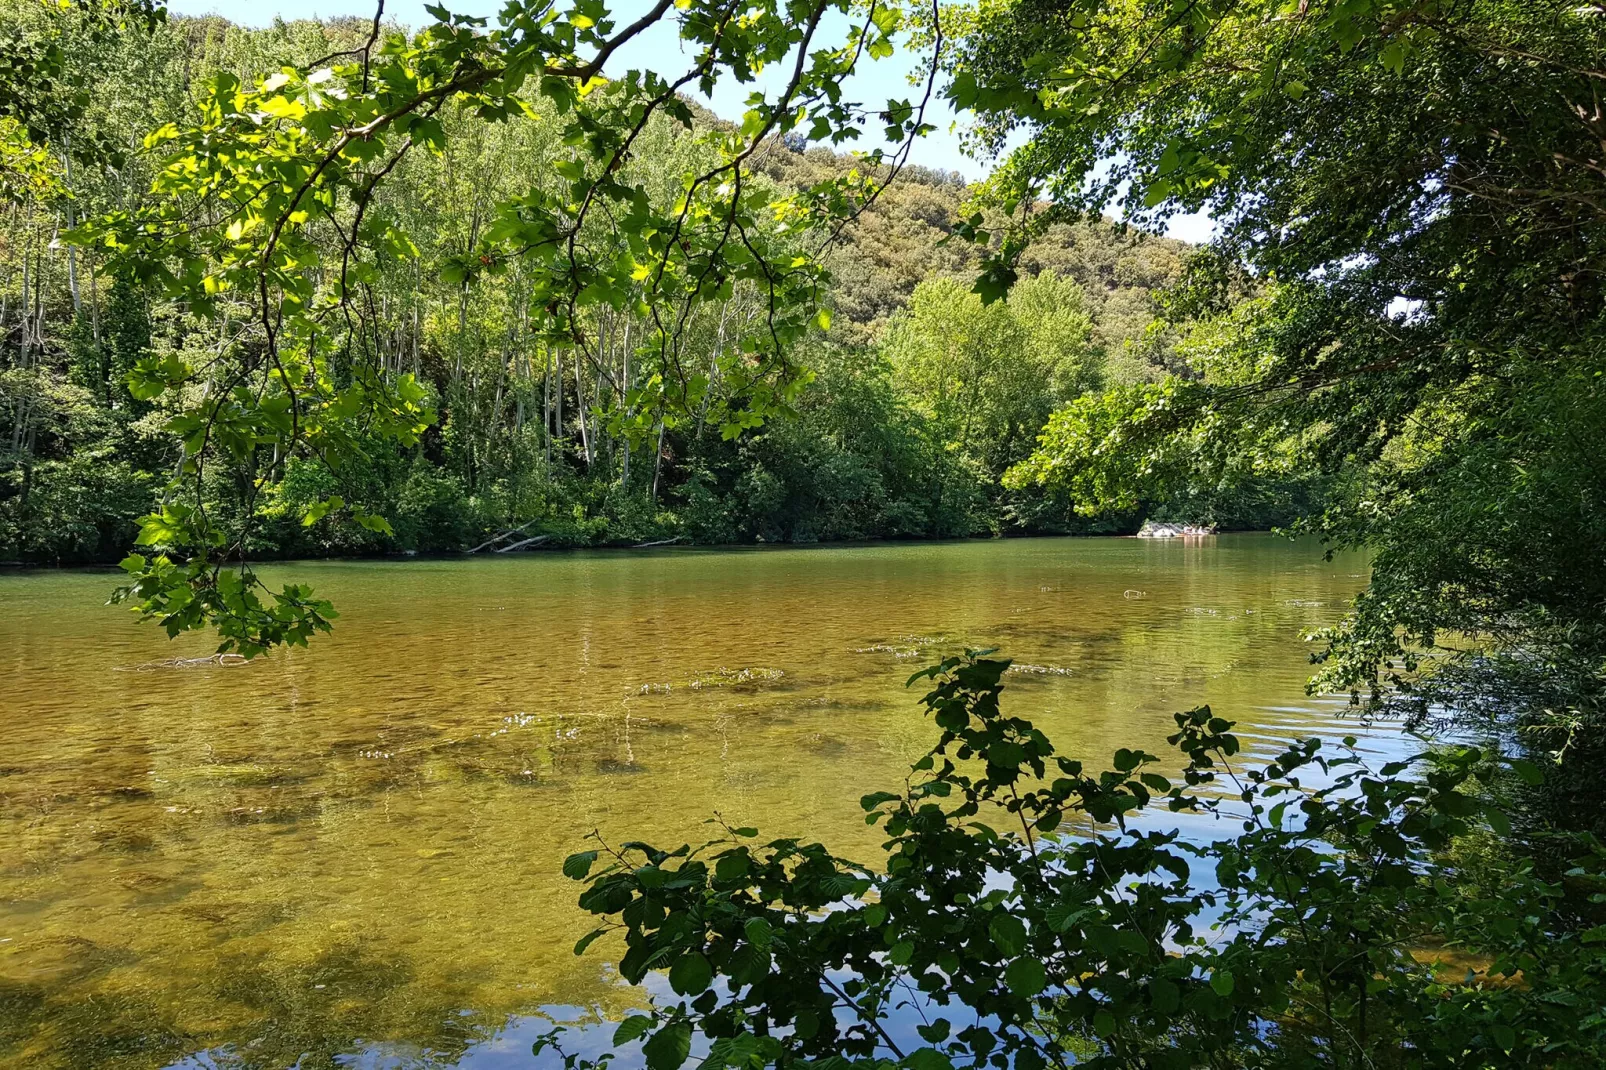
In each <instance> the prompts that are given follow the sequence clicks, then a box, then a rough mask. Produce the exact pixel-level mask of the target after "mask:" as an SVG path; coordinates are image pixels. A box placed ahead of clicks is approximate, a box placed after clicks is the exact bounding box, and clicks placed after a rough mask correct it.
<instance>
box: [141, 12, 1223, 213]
mask: <svg viewBox="0 0 1606 1070" xmlns="http://www.w3.org/2000/svg"><path fill="white" fill-rule="evenodd" d="M441 2H442V3H444V4H445V6H446V7H447V8H448V9H450V10H452V11H454V12H457V13H458V14H463V15H477V16H480V17H483V18H486V19H489V20H491V21H492V22H493V23H494V22H495V20H496V14H497V12H498V11H500V10H501V7H502V0H441ZM424 3H425V0H386V3H385V17H386V18H387V19H395V20H397V21H400V22H402V23H404V24H406V25H408V26H420V25H423V24H424V23H426V22H429V21H431V19H430V17H429V15H427V14H426V13H425V11H424ZM167 6H168V10H169V11H172V12H173V13H175V14H179V15H207V14H217V15H222V16H223V17H224V18H226V19H229V20H230V21H232V22H236V23H239V24H241V25H245V26H266V25H268V24H270V23H272V22H273V20H274V19H276V18H281V19H284V20H286V21H292V20H294V19H307V18H319V19H329V18H339V17H341V16H346V15H356V16H360V17H363V18H371V17H372V16H373V13H374V2H373V0H168V3H167ZM644 6H645V5H644V3H643V0H623V2H622V3H619V4H618V5H617V7H616V8H615V10H616V12H617V15H616V17H617V18H618V20H619V21H620V22H628V21H629V20H630V19H632V18H634V17H635V15H634V14H633V12H634V11H639V10H642V9H644ZM847 29H848V28H847V25H846V23H845V22H843V23H841V24H840V25H839V26H837V27H836V28H835V29H834V32H835V33H836V34H837V35H845V34H846V33H847ZM823 32H826V33H830V32H833V28H832V27H831V26H830V25H829V24H827V25H826V26H825V27H824V29H823ZM830 39H831V38H829V37H828V38H827V40H830ZM689 63H690V57H689V56H688V55H686V54H685V53H683V52H682V51H681V47H680V40H679V38H678V37H677V36H676V34H675V31H674V28H673V26H672V25H670V24H667V23H666V24H660V25H659V26H656V27H654V28H653V29H652V30H649V31H648V32H646V33H644V34H642V35H641V36H640V37H639V38H637V39H636V40H634V41H632V42H631V43H630V44H629V46H627V47H626V48H624V49H621V50H620V51H619V53H618V55H617V58H616V60H615V61H614V63H613V64H610V66H616V69H618V70H625V69H629V68H632V67H637V68H647V69H651V70H656V71H658V72H659V73H662V74H668V75H670V76H675V75H679V74H682V73H684V71H685V69H686V68H687V66H689ZM917 65H918V58H917V57H915V56H912V55H910V54H908V53H906V52H903V51H901V50H900V51H898V52H896V53H895V54H894V55H893V56H891V57H890V58H888V59H884V60H876V61H871V60H869V59H868V57H867V58H866V59H864V60H861V62H860V65H859V70H857V71H856V72H855V73H854V75H853V77H852V78H850V79H849V82H848V87H847V95H848V96H849V98H850V99H856V100H859V101H862V102H864V103H866V104H874V105H876V106H877V107H879V106H880V105H882V104H884V103H885V101H887V100H888V99H892V98H897V99H908V100H917V99H918V98H919V96H920V94H921V92H922V91H923V87H924V83H923V82H922V84H921V85H919V86H915V85H911V84H910V83H909V80H908V79H909V75H910V74H911V72H912V71H914V70H915V68H916V67H917ZM767 73H768V74H769V75H772V76H775V77H778V76H779V75H780V74H781V72H779V71H771V72H767ZM771 81H772V79H771V78H770V77H761V78H760V80H759V83H758V88H768V83H770V82H771ZM939 87H940V83H939ZM753 88H755V87H754V86H752V85H747V86H744V85H740V84H737V83H736V82H735V81H734V80H732V79H727V80H725V81H724V82H721V83H720V84H719V85H718V86H717V87H716V88H715V90H714V93H713V96H712V98H710V99H705V101H704V102H705V103H706V104H708V106H709V107H710V108H712V110H713V111H714V112H715V113H716V114H718V115H720V116H722V117H724V118H727V119H739V118H740V117H741V114H742V112H743V111H744V110H745V105H744V101H745V100H746V97H747V94H748V93H749V92H751V91H752V90H753ZM926 121H927V122H929V123H931V124H932V125H933V126H935V127H936V130H935V132H933V133H932V134H930V135H928V136H927V137H925V138H922V139H921V140H920V141H919V142H918V143H917V144H916V145H915V147H914V149H913V151H912V152H911V153H910V160H911V161H912V162H914V163H917V164H921V165H924V166H926V167H932V168H940V169H942V170H948V171H958V172H959V173H960V174H962V175H964V176H965V177H966V178H968V179H978V178H981V177H982V176H983V175H985V174H986V173H987V169H988V166H989V162H988V161H985V160H973V159H971V158H969V157H967V156H966V155H965V154H964V153H963V151H961V149H960V143H959V132H958V130H957V129H956V126H955V115H954V112H953V110H952V109H951V108H949V107H948V105H947V103H946V102H945V101H944V100H942V99H941V96H940V95H939V94H935V93H934V94H933V95H932V101H931V105H930V106H929V107H928V108H927V112H926ZM882 144H883V142H882V140H881V138H880V137H879V134H878V132H877V131H876V130H875V129H874V128H873V127H872V128H870V129H867V130H866V131H865V136H863V137H861V138H860V140H859V141H858V142H857V143H856V144H850V145H845V146H843V148H853V147H859V148H866V149H868V148H875V147H878V146H880V145H882ZM1211 229H1212V225H1211V222H1210V220H1209V218H1208V217H1206V216H1182V217H1179V218H1177V219H1174V220H1172V222H1171V225H1170V226H1169V227H1168V228H1167V233H1169V234H1171V235H1172V236H1173V237H1177V238H1182V239H1183V240H1186V241H1204V240H1206V239H1208V238H1209V236H1210V232H1211Z"/></svg>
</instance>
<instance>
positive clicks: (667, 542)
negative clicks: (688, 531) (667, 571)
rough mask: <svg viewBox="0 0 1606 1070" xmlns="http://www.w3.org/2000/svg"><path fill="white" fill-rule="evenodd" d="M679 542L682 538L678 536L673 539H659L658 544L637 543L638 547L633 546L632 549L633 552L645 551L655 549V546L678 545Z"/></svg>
mask: <svg viewBox="0 0 1606 1070" xmlns="http://www.w3.org/2000/svg"><path fill="white" fill-rule="evenodd" d="M679 541H680V536H679V535H676V536H675V537H674V538H673V539H659V540H658V541H657V542H638V543H636V545H634V546H632V547H631V549H632V550H645V549H648V548H649V547H653V546H669V545H671V544H672V543H677V542H679Z"/></svg>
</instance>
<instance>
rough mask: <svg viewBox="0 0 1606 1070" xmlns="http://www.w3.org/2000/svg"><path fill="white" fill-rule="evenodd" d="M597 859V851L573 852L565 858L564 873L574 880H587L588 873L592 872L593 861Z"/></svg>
mask: <svg viewBox="0 0 1606 1070" xmlns="http://www.w3.org/2000/svg"><path fill="white" fill-rule="evenodd" d="M596 860H597V852H595V851H581V852H579V853H578V854H572V855H570V856H569V857H568V858H565V859H564V860H563V875H564V876H565V877H568V878H569V879H570V880H572V881H579V880H585V878H586V874H588V873H590V872H591V863H593V862H595V861H596Z"/></svg>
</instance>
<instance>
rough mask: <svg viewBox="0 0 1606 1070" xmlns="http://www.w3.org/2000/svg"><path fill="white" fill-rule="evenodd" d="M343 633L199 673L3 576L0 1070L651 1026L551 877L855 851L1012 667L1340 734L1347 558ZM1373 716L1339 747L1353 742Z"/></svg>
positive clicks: (409, 569)
mask: <svg viewBox="0 0 1606 1070" xmlns="http://www.w3.org/2000/svg"><path fill="white" fill-rule="evenodd" d="M277 574H284V575H286V576H289V575H294V576H295V578H297V579H299V580H304V581H307V582H311V583H312V584H313V585H314V586H315V588H316V589H317V590H318V591H319V593H321V594H323V595H325V596H328V597H331V598H333V599H334V600H335V602H336V605H337V607H338V608H339V610H340V613H341V618H340V621H339V625H338V627H337V630H336V634H335V635H334V636H333V637H330V638H326V639H322V640H319V641H317V642H315V643H314V644H313V646H312V648H311V649H309V650H297V651H292V652H289V653H277V654H274V655H271V656H268V657H265V658H262V659H260V660H258V661H257V662H254V663H251V664H249V665H216V664H207V665H203V666H193V665H191V666H185V665H181V664H174V663H173V659H178V658H188V657H194V656H197V655H203V654H205V653H207V651H208V649H209V644H208V643H207V642H206V641H205V640H204V638H199V637H186V638H184V639H180V640H179V641H177V642H168V641H167V640H166V639H165V637H163V636H162V635H161V633H159V632H158V631H157V630H156V629H154V628H152V627H149V626H141V625H138V624H136V623H135V622H134V621H133V620H132V618H131V615H130V614H128V613H127V611H126V610H124V609H122V608H117V607H106V606H104V605H102V602H104V600H105V597H106V595H107V593H108V592H109V590H110V588H111V587H112V586H113V584H114V583H115V576H114V574H113V573H111V572H109V571H74V572H9V573H7V572H0V608H3V612H0V1067H3V1068H6V1070H11V1068H23V1067H26V1068H29V1070H33V1068H56V1067H113V1068H124V1067H129V1068H132V1067H168V1066H178V1067H194V1068H201V1067H219V1068H220V1067H235V1066H240V1067H288V1066H298V1067H301V1068H303V1070H312V1068H316V1067H329V1066H355V1067H372V1068H376V1070H377V1068H382V1067H384V1068H388V1067H396V1068H401V1067H409V1068H410V1067H424V1066H430V1067H434V1066H461V1067H470V1068H475V1070H483V1068H486V1067H504V1066H505V1067H516V1066H526V1065H529V1064H530V1063H531V1058H530V1054H529V1051H530V1049H529V1041H530V1039H531V1038H532V1037H533V1036H534V1034H535V1032H538V1031H539V1030H540V1029H542V1028H545V1027H547V1023H548V1021H549V1020H550V1019H561V1020H566V1021H577V1022H582V1023H583V1022H586V1021H599V1020H605V1019H608V1018H616V1017H618V1016H620V1015H622V1014H623V1013H624V1012H625V1011H626V1010H628V1009H629V1008H630V1007H632V1006H638V1005H640V1003H641V1002H642V1000H643V999H644V998H645V996H644V993H643V992H642V991H641V990H639V989H634V988H631V987H629V986H626V985H624V984H622V983H621V982H620V981H619V980H618V979H617V977H616V976H615V975H614V974H613V972H612V970H611V967H610V966H609V959H610V957H611V955H612V953H613V952H612V950H611V949H610V948H609V947H608V946H607V944H606V943H605V942H604V943H602V944H598V945H596V946H594V947H593V948H592V949H591V951H590V952H588V953H587V954H586V955H585V956H584V957H581V958H576V957H575V956H574V955H573V953H572V947H573V944H574V941H575V939H576V938H577V937H578V936H580V935H581V934H583V933H584V932H586V931H587V930H588V929H589V928H590V925H589V924H588V921H587V917H586V916H585V915H583V914H582V913H581V912H580V911H579V909H578V908H577V907H576V906H575V905H574V900H575V896H576V894H577V893H578V886H577V885H574V884H573V883H572V882H569V881H567V880H565V879H564V878H563V877H562V876H561V875H560V873H559V866H560V864H561V862H562V860H563V858H564V857H565V856H566V855H567V854H569V853H570V852H572V851H575V850H579V849H582V847H583V844H582V838H583V837H584V836H585V835H586V834H587V833H588V832H590V831H591V830H593V829H598V830H601V832H603V833H604V834H605V835H606V836H608V837H609V838H611V839H613V840H615V841H617V840H620V839H630V838H639V839H648V840H653V841H658V842H663V843H665V844H666V845H670V846H672V845H674V844H678V843H680V842H683V841H685V840H687V839H693V838H697V837H701V836H702V835H703V834H704V832H705V831H706V830H705V829H704V827H703V824H702V823H703V821H704V820H705V819H707V818H709V817H710V816H711V815H713V814H714V813H715V812H718V813H720V814H722V815H724V816H725V817H726V818H727V819H728V820H730V821H731V822H732V823H733V824H741V825H756V826H758V827H759V828H760V829H761V830H763V832H764V833H766V834H768V835H776V836H779V835H790V836H804V837H817V838H820V839H823V840H825V841H826V842H827V843H830V844H831V845H832V846H833V847H836V848H837V849H838V851H839V853H843V854H849V855H855V854H856V855H858V856H859V857H864V858H873V857H874V852H873V848H874V846H875V844H876V842H877V837H876V834H875V832H874V830H870V829H867V828H866V826H865V825H864V823H863V820H862V812H861V811H860V809H859V806H858V799H859V797H860V796H861V795H862V794H864V793H866V792H869V791H873V790H877V789H879V788H882V787H886V786H888V785H893V786H895V785H897V784H898V783H899V782H900V781H901V780H902V777H903V774H904V772H905V771H906V767H907V764H908V762H909V761H910V760H912V759H913V758H915V757H918V755H919V754H920V753H922V752H923V751H924V749H925V747H926V746H927V745H928V744H929V742H930V740H931V738H932V735H933V733H932V729H931V726H930V725H929V724H928V723H927V722H926V721H924V720H923V718H922V717H921V715H920V713H919V709H918V706H917V700H918V698H919V692H918V691H915V692H910V691H907V690H905V688H904V686H903V685H904V681H905V680H906V679H907V677H908V676H909V674H910V673H911V672H912V671H914V670H915V669H917V668H919V667H921V666H923V665H925V664H927V663H929V662H930V661H933V660H935V659H936V658H938V657H939V656H941V655H943V654H946V653H950V652H955V651H957V650H959V649H960V648H962V647H964V646H971V647H997V648H1000V650H1001V652H1002V653H1003V654H1004V655H1007V656H1010V657H1013V658H1014V659H1015V661H1016V663H1017V665H1016V667H1017V669H1018V670H1019V671H1016V672H1014V673H1012V674H1011V675H1010V677H1009V678H1008V679H1009V682H1010V689H1009V691H1008V692H1007V693H1006V702H1008V703H1009V704H1010V707H1011V709H1012V710H1013V711H1014V712H1017V713H1021V714H1024V715H1026V716H1029V717H1031V718H1033V719H1035V720H1036V721H1037V722H1038V723H1039V725H1040V726H1042V727H1044V728H1045V729H1046V730H1047V731H1048V732H1049V734H1050V736H1051V737H1052V738H1053V739H1054V741H1055V743H1056V745H1057V747H1058V748H1059V749H1060V751H1061V752H1065V753H1070V754H1072V755H1074V756H1077V757H1085V758H1091V759H1099V758H1102V757H1107V756H1108V754H1109V753H1110V752H1111V751H1112V750H1114V749H1115V748H1116V747H1119V746H1132V747H1143V748H1146V749H1148V750H1150V751H1153V752H1155V753H1164V751H1165V743H1164V737H1165V736H1166V734H1167V733H1168V732H1169V731H1170V730H1171V728H1172V723H1171V717H1170V715H1171V713H1172V712H1173V711H1175V710H1178V709H1184V708H1187V707H1190V706H1193V705H1196V704H1199V703H1201V702H1208V703H1211V704H1212V705H1213V706H1214V707H1215V708H1216V710H1217V711H1218V712H1219V713H1222V714H1223V715H1225V716H1228V717H1231V718H1234V719H1236V720H1238V721H1239V723H1240V729H1241V730H1242V733H1243V734H1244V735H1245V736H1246V737H1248V738H1249V739H1250V741H1251V743H1256V744H1257V745H1259V746H1261V747H1269V746H1271V745H1272V744H1273V743H1274V741H1275V740H1277V739H1281V738H1287V737H1290V736H1295V735H1310V734H1313V733H1320V734H1336V733H1338V732H1339V731H1340V729H1339V727H1338V723H1339V722H1338V719H1339V718H1340V716H1341V715H1342V713H1343V702H1342V701H1341V700H1334V699H1326V698H1319V697H1318V698H1311V697H1307V696H1306V695H1305V693H1304V689H1303V683H1304V680H1305V678H1306V676H1307V675H1308V673H1309V671H1310V666H1309V664H1308V661H1307V655H1308V650H1309V648H1308V647H1307V645H1306V644H1304V643H1303V642H1302V641H1301V638H1300V637H1301V635H1302V633H1304V632H1307V631H1309V630H1311V629H1313V628H1315V627H1318V626H1320V625H1322V624H1324V623H1328V622H1330V621H1332V620H1334V619H1335V618H1336V617H1337V616H1338V615H1339V614H1341V613H1342V612H1343V609H1344V607H1345V605H1346V604H1347V601H1348V599H1349V598H1351V597H1352V596H1353V594H1354V592H1355V591H1357V590H1358V589H1359V588H1360V586H1361V585H1362V584H1363V583H1364V576H1365V562H1364V561H1363V560H1362V559H1360V558H1358V557H1340V558H1338V559H1337V560H1335V561H1333V562H1324V561H1323V560H1322V558H1321V554H1320V548H1319V547H1318V546H1316V545H1315V544H1314V543H1290V542H1287V541H1285V540H1281V539H1277V538H1274V537H1272V536H1263V535H1232V536H1220V537H1214V538H1206V539H1188V540H1172V541H1164V542H1162V541H1147V540H1136V539H1035V540H1015V541H1000V542H977V543H948V544H926V545H920V544H913V545H879V546H872V547H839V548H817V549H785V550H779V549H759V550H718V551H698V550H669V551H649V552H637V553H617V552H616V553H605V552H604V553H585V554H529V555H523V556H512V557H489V558H469V559H463V560H410V561H375V562H339V563H334V562H330V563H323V562H310V563H298V564H294V565H285V566H277V567H275V568H274V569H271V570H269V574H268V577H267V578H268V579H269V580H270V581H271V580H272V579H274V577H275V575H277ZM1351 727H1353V726H1348V725H1346V726H1344V728H1343V730H1344V731H1347V730H1349V728H1351Z"/></svg>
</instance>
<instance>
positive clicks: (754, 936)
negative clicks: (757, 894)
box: [742, 918, 774, 951]
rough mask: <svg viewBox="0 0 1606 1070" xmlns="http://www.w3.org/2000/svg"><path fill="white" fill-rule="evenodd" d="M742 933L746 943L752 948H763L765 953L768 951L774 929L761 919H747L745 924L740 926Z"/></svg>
mask: <svg viewBox="0 0 1606 1070" xmlns="http://www.w3.org/2000/svg"><path fill="white" fill-rule="evenodd" d="M742 932H743V933H745V934H746V935H747V941H748V943H750V944H752V945H753V946H754V947H758V948H763V949H764V950H766V951H768V950H769V946H770V938H771V937H772V936H773V935H774V929H773V928H771V926H770V923H769V922H768V921H766V920H765V919H763V918H748V919H747V924H745V925H743V926H742Z"/></svg>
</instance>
